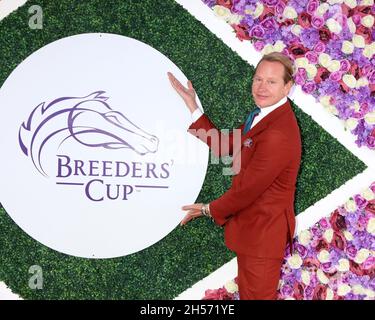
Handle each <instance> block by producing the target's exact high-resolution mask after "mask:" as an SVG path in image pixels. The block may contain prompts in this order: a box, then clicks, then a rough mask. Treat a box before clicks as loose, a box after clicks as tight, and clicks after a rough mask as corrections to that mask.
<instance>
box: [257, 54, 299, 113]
mask: <svg viewBox="0 0 375 320" xmlns="http://www.w3.org/2000/svg"><path fill="white" fill-rule="evenodd" d="M284 72H285V70H284V66H283V65H282V64H281V63H280V62H277V61H262V62H261V63H260V64H259V65H258V67H257V70H256V73H255V75H254V78H253V84H252V88H251V90H252V95H253V97H254V101H255V103H256V105H257V106H258V107H260V108H265V107H269V106H271V105H273V104H275V103H276V102H278V101H280V100H281V99H282V98H284V97H286V96H287V95H288V93H289V91H290V88H291V87H292V82H291V81H289V82H288V83H284Z"/></svg>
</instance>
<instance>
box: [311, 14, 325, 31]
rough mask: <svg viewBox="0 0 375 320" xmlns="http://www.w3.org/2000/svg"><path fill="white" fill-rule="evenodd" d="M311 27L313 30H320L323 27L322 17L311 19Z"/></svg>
mask: <svg viewBox="0 0 375 320" xmlns="http://www.w3.org/2000/svg"><path fill="white" fill-rule="evenodd" d="M311 25H312V26H313V27H314V28H315V29H320V28H321V27H323V26H324V19H323V18H322V17H319V16H313V17H312V18H311Z"/></svg>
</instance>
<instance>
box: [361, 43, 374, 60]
mask: <svg viewBox="0 0 375 320" xmlns="http://www.w3.org/2000/svg"><path fill="white" fill-rule="evenodd" d="M362 54H363V55H364V56H365V57H366V58H368V59H371V58H372V56H373V55H374V54H375V42H373V43H371V44H366V45H365V48H364V49H363V50H362Z"/></svg>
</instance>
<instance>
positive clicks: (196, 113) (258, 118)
mask: <svg viewBox="0 0 375 320" xmlns="http://www.w3.org/2000/svg"><path fill="white" fill-rule="evenodd" d="M286 101H287V97H284V98H282V99H281V100H280V101H278V102H276V103H275V104H273V105H272V106H269V107H264V108H260V112H259V114H258V115H257V116H256V117H255V118H254V121H253V123H252V124H251V127H250V129H251V128H253V127H254V126H255V125H256V124H257V123H259V122H260V121H261V120H262V119H263V118H264V117H265V116H267V115H268V114H270V113H271V112H272V111H273V110H275V109H276V108H278V107H280V106H282V105H283V104H284V103H285V102H286ZM202 114H203V112H202V110H201V109H199V108H197V109H195V110H194V112H193V113H192V114H191V121H192V122H195V121H197V120H198V119H199V118H200V116H201V115H202Z"/></svg>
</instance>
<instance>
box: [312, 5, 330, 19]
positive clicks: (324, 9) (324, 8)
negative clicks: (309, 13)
mask: <svg viewBox="0 0 375 320" xmlns="http://www.w3.org/2000/svg"><path fill="white" fill-rule="evenodd" d="M328 9H329V4H328V3H322V4H321V5H320V6H319V7H318V8H317V9H316V11H315V13H316V14H317V15H318V16H323V15H324V14H325V13H326V12H327V10H328Z"/></svg>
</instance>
